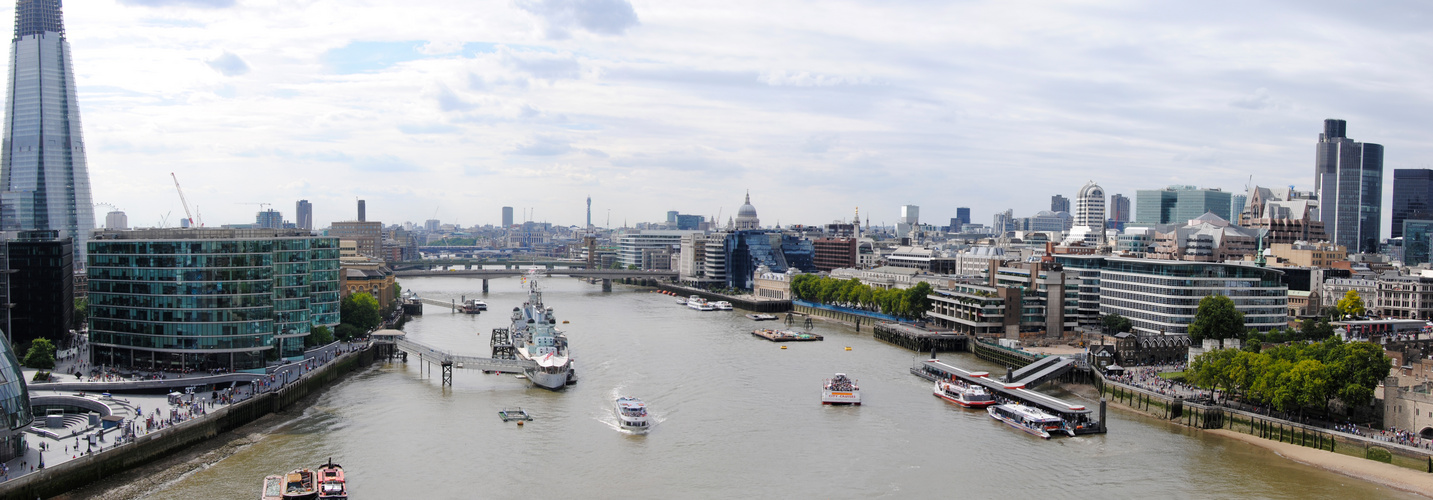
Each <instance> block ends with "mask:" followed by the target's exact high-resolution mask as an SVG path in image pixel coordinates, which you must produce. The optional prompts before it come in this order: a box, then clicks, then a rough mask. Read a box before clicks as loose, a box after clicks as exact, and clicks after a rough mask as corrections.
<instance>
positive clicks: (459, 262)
mask: <svg viewBox="0 0 1433 500" xmlns="http://www.w3.org/2000/svg"><path fill="white" fill-rule="evenodd" d="M390 265H391V266H392V267H424V266H428V267H431V266H465V267H482V266H503V267H504V268H508V269H512V268H523V267H532V266H542V267H547V268H552V267H556V266H578V267H587V261H585V260H578V259H553V258H539V259H493V258H483V257H439V258H433V259H419V260H402V261H397V262H392V263H390Z"/></svg>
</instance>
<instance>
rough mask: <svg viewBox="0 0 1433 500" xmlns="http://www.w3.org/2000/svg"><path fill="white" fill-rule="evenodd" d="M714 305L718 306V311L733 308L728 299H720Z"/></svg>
mask: <svg viewBox="0 0 1433 500" xmlns="http://www.w3.org/2000/svg"><path fill="white" fill-rule="evenodd" d="M712 305H714V306H716V308H717V310H718V311H730V310H731V302H727V301H725V300H718V301H716V302H714V303H712Z"/></svg>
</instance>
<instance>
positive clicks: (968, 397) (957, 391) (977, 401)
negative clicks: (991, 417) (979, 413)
mask: <svg viewBox="0 0 1433 500" xmlns="http://www.w3.org/2000/svg"><path fill="white" fill-rule="evenodd" d="M932 392H934V393H935V395H936V397H938V398H941V399H944V400H946V401H950V402H952V403H955V404H958V405H960V406H963V407H966V408H984V407H987V406H990V405H993V404H995V396H994V395H992V394H991V393H990V391H989V390H986V389H985V388H984V387H980V386H977V385H970V384H967V383H964V382H947V381H944V380H941V381H937V382H936V383H935V388H934V389H933V390H932Z"/></svg>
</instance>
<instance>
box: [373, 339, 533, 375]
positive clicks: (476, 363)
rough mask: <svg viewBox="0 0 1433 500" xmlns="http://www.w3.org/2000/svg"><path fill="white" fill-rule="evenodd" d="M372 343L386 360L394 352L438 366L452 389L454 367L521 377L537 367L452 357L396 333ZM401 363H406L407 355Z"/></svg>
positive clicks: (522, 362)
mask: <svg viewBox="0 0 1433 500" xmlns="http://www.w3.org/2000/svg"><path fill="white" fill-rule="evenodd" d="M373 343H374V344H376V345H378V346H379V352H380V353H382V352H384V351H386V352H387V353H388V355H389V356H392V355H394V354H397V352H396V351H395V349H396V350H401V351H403V352H405V353H408V354H414V355H417V356H418V361H419V363H425V362H426V363H438V365H439V366H441V367H442V368H443V385H449V386H451V385H453V368H455V367H456V368H461V369H465V370H482V371H487V372H507V373H521V372H522V371H523V370H526V369H530V368H535V367H537V363H534V362H532V361H528V360H525V359H496V358H480V357H477V356H464V355H461V354H454V353H452V352H451V351H445V350H442V349H438V348H435V347H432V346H428V345H425V344H422V343H419V342H414V341H412V340H408V337H407V335H406V334H404V333H403V332H401V331H398V330H381V331H379V332H375V333H374V334H373ZM404 359H407V358H406V355H405V358H404Z"/></svg>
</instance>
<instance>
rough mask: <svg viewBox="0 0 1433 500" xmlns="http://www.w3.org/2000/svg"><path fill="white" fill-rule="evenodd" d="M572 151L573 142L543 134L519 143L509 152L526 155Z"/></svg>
mask: <svg viewBox="0 0 1433 500" xmlns="http://www.w3.org/2000/svg"><path fill="white" fill-rule="evenodd" d="M572 151H573V148H572V144H571V143H569V142H567V141H566V140H563V139H560V138H557V137H552V136H545V135H543V136H537V137H534V138H533V140H532V142H530V143H527V144H519V145H517V146H516V147H514V148H513V149H511V150H509V151H508V153H509V154H515V155H524V156H559V155H565V154H567V153H571V152H572Z"/></svg>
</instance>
